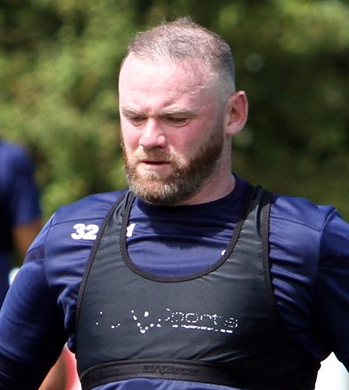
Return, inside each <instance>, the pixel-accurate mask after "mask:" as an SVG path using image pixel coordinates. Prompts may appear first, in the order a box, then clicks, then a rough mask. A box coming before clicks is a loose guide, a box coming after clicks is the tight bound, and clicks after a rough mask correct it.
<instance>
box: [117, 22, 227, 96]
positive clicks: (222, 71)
mask: <svg viewBox="0 0 349 390" xmlns="http://www.w3.org/2000/svg"><path fill="white" fill-rule="evenodd" d="M131 55H134V56H135V57H136V58H138V59H139V60H146V61H149V60H150V61H152V62H154V63H156V62H158V61H161V60H164V59H165V60H169V61H172V62H173V63H175V64H179V63H190V62H191V61H192V60H194V62H195V60H198V61H200V62H202V63H203V64H204V65H205V67H206V69H207V71H208V72H210V73H212V74H213V73H215V74H216V76H218V79H219V80H220V81H221V84H222V85H223V86H224V87H225V89H227V92H229V93H233V92H235V67H234V60H233V55H232V53H231V50H230V47H229V45H228V44H227V43H226V41H225V40H224V39H223V38H222V37H220V36H219V35H218V34H216V33H215V32H213V31H210V30H208V29H206V28H205V27H202V26H200V25H198V24H196V23H195V22H193V21H192V20H191V19H190V18H188V17H183V18H179V19H176V20H174V21H172V22H163V23H162V24H160V25H158V26H156V27H154V28H152V29H150V30H147V31H144V32H140V33H138V34H137V35H136V36H135V38H134V39H133V40H132V41H131V42H130V44H129V46H128V50H127V53H126V56H125V58H124V60H123V62H122V65H123V64H124V61H125V60H126V58H128V57H129V56H131ZM122 65H121V66H122Z"/></svg>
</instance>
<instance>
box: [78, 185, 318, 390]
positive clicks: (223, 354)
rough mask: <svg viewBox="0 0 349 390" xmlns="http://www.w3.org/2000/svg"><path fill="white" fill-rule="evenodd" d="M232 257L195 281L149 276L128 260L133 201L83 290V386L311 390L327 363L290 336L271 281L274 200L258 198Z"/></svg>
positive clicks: (114, 221)
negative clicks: (172, 382) (132, 383)
mask: <svg viewBox="0 0 349 390" xmlns="http://www.w3.org/2000/svg"><path fill="white" fill-rule="evenodd" d="M249 192H250V193H251V194H250V195H249V196H246V202H245V207H244V210H243V212H242V214H241V217H240V218H239V221H238V223H237V224H236V227H235V229H234V233H233V235H232V239H231V242H230V244H229V246H228V247H227V249H226V251H225V253H224V255H222V257H221V258H220V259H219V260H218V261H217V262H216V264H214V266H212V267H211V268H210V269H207V270H205V271H204V272H201V273H199V274H196V275H192V276H190V277H178V278H162V277H159V276H153V275H150V274H147V273H145V272H144V271H142V270H141V269H139V268H138V267H137V266H136V265H135V264H134V263H132V261H131V259H129V257H128V255H127V249H126V228H127V225H128V219H129V214H130V210H131V207H132V203H133V200H134V195H133V194H132V193H131V192H128V193H127V194H126V195H125V196H124V197H123V198H122V199H121V200H120V201H118V202H117V204H116V205H115V206H114V207H113V208H112V210H111V211H110V213H109V214H108V216H107V217H106V219H105V221H104V224H103V226H102V228H101V229H100V235H99V237H98V238H97V240H96V243H95V246H94V248H93V249H92V252H91V256H90V259H89V262H88V265H87V268H86V271H85V275H84V278H83V281H82V284H81V288H80V293H79V299H78V307H77V351H76V352H77V362H78V371H79V374H80V378H81V382H82V387H83V389H84V390H88V389H92V388H93V387H96V386H98V385H102V384H105V383H109V382H114V381H118V380H125V379H130V378H135V377H148V378H163V379H176V380H187V381H192V382H206V383H212V384H218V385H225V386H232V387H238V388H239V387H241V388H244V389H250V390H310V389H313V388H314V384H315V380H316V374H317V371H318V368H319V364H318V363H317V362H315V361H314V360H313V359H312V358H311V357H310V356H309V355H308V354H307V353H306V352H305V351H303V350H302V349H300V348H299V347H298V346H297V345H296V343H295V342H294V341H293V340H292V339H291V338H290V337H289V335H288V333H287V332H286V330H285V329H284V328H283V324H282V323H281V321H280V319H279V317H278V314H277V311H276V307H275V302H274V297H273V294H272V287H271V281H270V274H269V261H268V225H269V223H268V222H269V206H270V201H271V197H270V195H269V193H267V192H266V191H264V190H263V189H261V188H258V189H255V190H254V191H249Z"/></svg>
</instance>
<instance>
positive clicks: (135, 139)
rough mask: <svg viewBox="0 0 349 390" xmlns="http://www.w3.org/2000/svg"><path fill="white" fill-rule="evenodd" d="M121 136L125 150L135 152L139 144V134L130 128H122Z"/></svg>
mask: <svg viewBox="0 0 349 390" xmlns="http://www.w3.org/2000/svg"><path fill="white" fill-rule="evenodd" d="M121 136H122V142H123V145H124V148H125V149H126V151H132V150H135V149H136V148H137V147H138V143H139V136H140V135H139V132H137V131H135V130H134V129H131V128H130V127H128V126H123V125H122V126H121Z"/></svg>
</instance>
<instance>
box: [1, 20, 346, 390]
mask: <svg viewBox="0 0 349 390" xmlns="http://www.w3.org/2000/svg"><path fill="white" fill-rule="evenodd" d="M119 105H120V107H119V111H120V119H121V135H122V148H123V156H124V161H125V169H126V175H127V179H128V183H129V187H130V191H128V190H123V191H117V192H112V193H107V194H98V195H94V196H89V197H87V198H85V199H83V200H81V201H79V202H77V203H75V204H73V205H69V206H66V207H63V208H61V209H60V210H58V211H57V212H56V213H55V215H54V216H53V217H52V218H51V220H50V221H49V222H48V223H47V224H46V226H45V227H44V229H43V230H42V232H41V233H40V234H39V236H38V237H37V238H36V240H35V242H34V243H33V245H32V246H31V248H30V250H29V251H28V254H27V258H26V263H25V265H24V266H23V267H22V269H21V270H20V272H19V274H18V276H17V278H16V281H15V283H14V284H13V285H12V287H11V289H10V292H9V294H8V296H7V298H6V301H5V305H4V310H3V312H2V313H1V316H0V389H7V390H9V389H10V390H11V389H19V388H24V387H23V386H24V383H25V388H26V389H29V390H30V389H35V388H36V386H37V384H38V383H39V382H40V380H41V379H42V377H43V375H45V373H46V371H47V370H48V369H49V367H50V366H51V365H52V364H53V362H54V361H55V359H56V358H57V356H58V354H59V351H60V350H61V348H62V346H63V344H64V343H65V341H66V340H68V345H69V347H70V349H71V350H72V351H74V352H76V356H77V363H78V369H79V371H80V375H81V380H82V387H83V389H98V390H111V389H113V390H115V389H118V390H120V389H121V390H130V389H142V390H148V389H149V390H153V389H168V390H173V389H176V390H178V389H191V390H193V389H195V390H205V389H218V388H219V389H248V390H266V389H268V390H272V389H275V390H288V389H292V390H296V389H313V388H314V383H315V379H316V375H317V371H318V369H319V365H320V362H321V360H323V359H324V358H325V357H326V356H327V355H328V354H329V353H330V352H331V351H334V352H335V353H336V355H337V357H338V358H339V359H340V360H341V361H342V362H343V363H344V364H345V365H346V367H347V368H348V367H349V353H348V352H349V348H348V340H349V330H348V329H349V327H348V324H349V285H348V282H347V280H348V276H349V225H348V224H347V223H346V222H344V221H343V220H342V219H341V218H340V216H339V215H338V213H337V212H336V210H335V209H334V208H333V207H330V206H316V205H314V204H312V203H311V202H309V201H307V200H305V199H301V198H293V197H285V196H278V195H272V194H269V193H268V192H267V191H264V190H263V189H261V188H259V187H257V188H254V187H253V186H252V185H250V184H249V183H247V182H246V181H244V180H243V179H241V178H239V177H238V176H237V175H236V174H232V173H231V144H232V138H233V136H234V135H235V134H237V133H238V132H239V131H241V130H242V129H243V127H244V125H245V123H246V120H247V111H248V103H247V99H246V95H245V93H244V92H243V91H236V90H235V84H234V66H233V60H232V55H231V52H230V49H229V47H228V45H227V44H226V43H225V42H224V41H223V40H222V39H221V38H220V37H218V36H217V35H216V34H214V33H212V32H210V31H208V30H206V29H204V28H202V27H200V26H198V25H196V24H194V23H192V22H191V21H190V20H187V19H185V18H184V19H179V20H177V21H174V22H171V23H167V24H164V25H161V26H158V27H156V28H154V29H152V30H150V31H147V32H144V33H141V34H139V35H137V36H136V38H135V39H134V40H133V42H132V43H131V44H130V46H129V50H128V53H127V55H126V58H125V59H124V61H123V63H122V66H121V71H120V77H119ZM24 285H25V286H26V289H25V291H23V290H24V288H23V286H24Z"/></svg>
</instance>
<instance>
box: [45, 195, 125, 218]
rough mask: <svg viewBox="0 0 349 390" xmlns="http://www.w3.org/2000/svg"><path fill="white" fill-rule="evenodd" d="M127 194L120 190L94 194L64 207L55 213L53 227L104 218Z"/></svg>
mask: <svg viewBox="0 0 349 390" xmlns="http://www.w3.org/2000/svg"><path fill="white" fill-rule="evenodd" d="M125 192H126V190H120V191H112V192H105V193H98V194H93V195H89V196H86V197H84V198H82V199H80V200H78V201H76V202H74V203H71V204H68V205H65V206H62V207H60V208H59V209H58V210H57V211H56V212H55V214H54V217H53V220H52V225H54V224H59V223H64V222H68V221H73V220H84V219H100V218H103V217H104V216H106V215H107V213H108V211H109V210H110V209H111V207H112V206H113V205H114V204H115V203H116V202H117V201H118V200H119V199H120V198H121V197H122V196H123V195H124V193H125Z"/></svg>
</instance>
